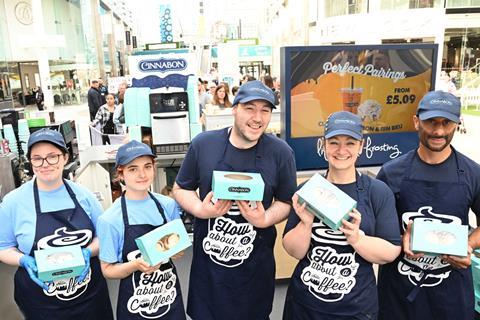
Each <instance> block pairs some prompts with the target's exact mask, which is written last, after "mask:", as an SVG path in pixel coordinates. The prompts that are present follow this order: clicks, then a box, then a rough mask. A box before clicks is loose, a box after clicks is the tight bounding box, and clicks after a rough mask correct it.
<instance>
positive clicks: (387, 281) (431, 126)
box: [377, 91, 480, 320]
mask: <svg viewBox="0 0 480 320" xmlns="http://www.w3.org/2000/svg"><path fill="white" fill-rule="evenodd" d="M460 109H461V103H460V99H459V98H457V97H456V96H454V95H453V94H451V93H447V92H443V91H431V92H428V93H427V94H426V95H425V96H424V97H423V98H422V99H421V100H420V102H419V104H418V107H417V113H416V115H414V116H413V123H414V125H415V129H416V130H417V131H418V137H419V140H420V143H419V145H418V148H417V149H415V150H412V151H410V152H408V153H406V154H404V155H402V156H400V157H398V158H396V159H394V160H391V161H389V162H387V163H385V164H384V165H383V166H382V168H381V170H380V172H379V173H378V176H377V178H378V179H380V180H382V181H384V182H385V183H386V184H387V185H388V186H389V187H390V189H392V191H393V193H394V195H395V199H396V207H397V212H398V219H399V220H400V221H401V223H402V233H403V253H402V254H401V255H400V256H399V257H398V258H397V259H396V260H395V261H394V262H392V263H389V264H386V265H383V266H381V267H380V270H379V275H378V291H379V295H378V296H379V304H380V312H379V319H384V320H386V319H388V320H396V319H398V320H400V319H402V320H403V319H419V320H450V319H455V320H467V319H468V320H470V319H473V318H474V291H473V282H472V270H470V264H471V260H470V255H471V253H472V250H474V249H477V248H479V247H480V229H479V228H477V229H475V230H473V231H472V232H471V233H470V235H469V237H468V255H467V256H466V257H457V256H452V255H441V256H433V255H428V254H422V253H417V254H414V253H413V252H412V250H411V247H410V237H411V230H412V221H413V220H414V219H431V220H432V219H433V220H434V221H440V222H443V223H451V224H461V225H468V215H469V211H470V210H472V211H473V213H475V214H476V216H477V217H478V216H479V215H480V165H478V164H477V163H475V162H474V161H472V160H471V159H469V158H467V157H466V156H465V155H463V154H461V153H460V152H458V151H457V150H455V148H453V147H452V146H451V144H450V143H451V141H452V139H453V135H454V134H455V129H456V127H457V125H458V122H459V117H460Z"/></svg>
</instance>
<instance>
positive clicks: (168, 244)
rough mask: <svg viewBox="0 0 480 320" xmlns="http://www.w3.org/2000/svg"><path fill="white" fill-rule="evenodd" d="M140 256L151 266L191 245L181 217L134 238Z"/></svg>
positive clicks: (166, 259)
mask: <svg viewBox="0 0 480 320" xmlns="http://www.w3.org/2000/svg"><path fill="white" fill-rule="evenodd" d="M135 242H136V244H137V247H138V249H139V250H140V252H141V253H142V257H143V259H144V260H145V261H147V262H148V263H149V264H150V265H151V266H154V265H156V264H158V263H160V262H164V261H168V259H170V258H171V257H172V256H174V255H176V254H177V253H179V252H180V251H182V250H185V249H186V248H188V247H189V246H191V245H192V242H191V241H190V238H189V237H188V234H187V230H186V229H185V226H184V225H183V222H182V220H181V219H175V220H172V221H170V222H168V223H166V224H164V225H162V226H160V227H158V228H156V229H154V230H152V231H150V232H148V233H146V234H144V235H143V236H141V237H139V238H137V239H135Z"/></svg>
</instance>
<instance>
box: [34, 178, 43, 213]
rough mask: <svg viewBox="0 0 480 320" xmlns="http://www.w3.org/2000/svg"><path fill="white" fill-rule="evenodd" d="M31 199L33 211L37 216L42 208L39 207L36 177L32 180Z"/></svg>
mask: <svg viewBox="0 0 480 320" xmlns="http://www.w3.org/2000/svg"><path fill="white" fill-rule="evenodd" d="M33 199H34V201H35V212H36V213H37V216H38V215H40V214H42V210H41V209H40V196H39V195H38V185H37V178H35V180H34V181H33Z"/></svg>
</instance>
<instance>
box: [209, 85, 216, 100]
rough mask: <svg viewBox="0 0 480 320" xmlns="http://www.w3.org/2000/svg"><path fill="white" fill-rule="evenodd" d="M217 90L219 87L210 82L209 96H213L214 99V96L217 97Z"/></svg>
mask: <svg viewBox="0 0 480 320" xmlns="http://www.w3.org/2000/svg"><path fill="white" fill-rule="evenodd" d="M215 89H217V85H216V83H215V82H213V81H209V82H208V94H209V95H210V96H211V98H212V99H213V96H214V95H215Z"/></svg>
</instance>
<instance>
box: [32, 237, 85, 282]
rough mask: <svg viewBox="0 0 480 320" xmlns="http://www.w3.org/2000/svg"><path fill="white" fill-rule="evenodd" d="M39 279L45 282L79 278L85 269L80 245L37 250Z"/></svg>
mask: <svg viewBox="0 0 480 320" xmlns="http://www.w3.org/2000/svg"><path fill="white" fill-rule="evenodd" d="M34 255H35V262H36V263H37V269H38V278H39V279H40V280H42V281H44V282H48V281H55V280H59V279H65V278H72V277H76V276H79V275H80V274H81V273H82V271H83V269H84V268H85V259H84V258H83V254H82V248H81V247H80V246H79V245H73V246H64V247H52V248H46V249H41V250H35V252H34Z"/></svg>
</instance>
